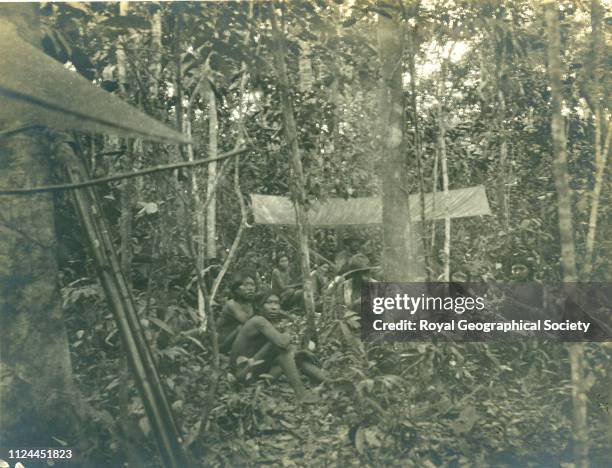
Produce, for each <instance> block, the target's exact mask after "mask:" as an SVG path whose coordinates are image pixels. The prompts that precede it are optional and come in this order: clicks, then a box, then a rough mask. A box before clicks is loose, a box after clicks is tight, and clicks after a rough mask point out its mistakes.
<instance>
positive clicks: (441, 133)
mask: <svg viewBox="0 0 612 468" xmlns="http://www.w3.org/2000/svg"><path fill="white" fill-rule="evenodd" d="M446 64H447V61H446V59H444V60H443V62H442V70H441V72H440V75H441V76H440V85H439V91H438V149H439V152H440V163H441V166H442V190H443V192H444V205H445V216H444V259H443V260H444V273H443V280H444V282H446V283H448V282H449V281H450V248H451V217H450V212H449V203H448V163H447V155H446V115H445V112H444V105H443V104H442V99H443V98H444V95H445V94H446V87H445V84H444V81H445V80H446Z"/></svg>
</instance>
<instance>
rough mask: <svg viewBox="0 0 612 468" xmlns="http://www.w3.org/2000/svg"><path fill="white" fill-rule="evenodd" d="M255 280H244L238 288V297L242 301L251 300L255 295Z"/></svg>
mask: <svg viewBox="0 0 612 468" xmlns="http://www.w3.org/2000/svg"><path fill="white" fill-rule="evenodd" d="M255 289H256V287H255V280H254V279H253V278H245V279H244V281H242V284H241V285H240V286H239V287H238V295H239V296H240V297H241V298H242V299H248V300H250V299H253V296H254V295H255Z"/></svg>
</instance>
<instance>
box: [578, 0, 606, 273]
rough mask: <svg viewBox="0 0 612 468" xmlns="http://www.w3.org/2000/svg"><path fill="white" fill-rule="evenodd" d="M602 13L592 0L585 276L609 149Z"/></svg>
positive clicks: (590, 269) (590, 265) (589, 267)
mask: <svg viewBox="0 0 612 468" xmlns="http://www.w3.org/2000/svg"><path fill="white" fill-rule="evenodd" d="M604 14H605V11H604V9H603V8H602V5H601V3H600V2H599V0H593V1H592V2H591V54H590V60H588V61H587V63H586V65H587V66H586V69H587V71H588V80H589V86H588V88H587V89H588V93H589V94H590V99H589V101H590V103H591V104H592V108H593V113H594V114H595V142H594V148H595V183H594V185H593V191H592V192H591V212H590V214H589V228H588V231H587V236H586V255H585V264H584V270H583V271H584V280H586V281H588V280H590V279H591V275H592V272H593V262H594V258H593V253H594V251H595V237H596V234H597V220H598V216H599V198H600V196H601V192H602V188H603V185H604V178H605V177H604V176H605V170H606V163H607V159H608V152H609V150H610V135H611V133H610V120H609V117H608V114H607V112H605V111H604V110H603V109H602V105H601V101H602V97H603V96H602V94H603V93H602V85H603V83H604V76H603V73H602V70H601V64H602V63H601V62H602V60H603V50H604V38H603V28H602V20H603V16H604Z"/></svg>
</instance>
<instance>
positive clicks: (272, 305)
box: [263, 294, 280, 315]
mask: <svg viewBox="0 0 612 468" xmlns="http://www.w3.org/2000/svg"><path fill="white" fill-rule="evenodd" d="M263 309H264V314H265V315H274V314H277V313H278V312H279V311H280V299H279V298H278V296H277V295H276V294H271V295H269V296H268V298H267V299H266V302H264V303H263Z"/></svg>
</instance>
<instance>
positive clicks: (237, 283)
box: [217, 273, 256, 352]
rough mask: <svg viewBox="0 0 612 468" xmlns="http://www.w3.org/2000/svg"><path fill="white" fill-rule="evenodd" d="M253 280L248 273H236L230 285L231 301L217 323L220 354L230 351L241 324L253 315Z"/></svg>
mask: <svg viewBox="0 0 612 468" xmlns="http://www.w3.org/2000/svg"><path fill="white" fill-rule="evenodd" d="M255 291H256V287H255V279H254V278H253V277H252V275H251V274H250V273H238V274H237V275H235V276H234V278H233V279H232V282H231V284H230V295H231V297H232V298H231V299H230V300H228V301H227V302H226V303H225V305H224V306H223V309H222V310H221V316H220V317H219V321H218V323H217V332H218V333H219V343H220V345H219V349H220V350H221V351H222V352H227V351H229V350H230V348H231V346H232V343H233V342H234V340H235V339H236V336H237V335H238V331H239V330H240V327H241V326H242V324H244V323H245V322H246V321H247V320H249V319H250V318H251V317H253V315H255V313H254V311H253V298H254V297H255Z"/></svg>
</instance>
